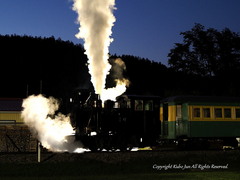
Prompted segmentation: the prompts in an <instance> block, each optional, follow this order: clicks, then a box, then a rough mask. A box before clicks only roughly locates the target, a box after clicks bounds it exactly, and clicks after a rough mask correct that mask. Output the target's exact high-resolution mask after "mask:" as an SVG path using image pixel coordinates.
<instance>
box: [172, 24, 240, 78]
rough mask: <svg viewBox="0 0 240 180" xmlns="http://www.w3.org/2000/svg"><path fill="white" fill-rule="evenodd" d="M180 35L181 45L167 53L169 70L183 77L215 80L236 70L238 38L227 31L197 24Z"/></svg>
mask: <svg viewBox="0 0 240 180" xmlns="http://www.w3.org/2000/svg"><path fill="white" fill-rule="evenodd" d="M180 34H181V35H183V43H182V44H181V43H176V44H175V47H174V48H173V49H171V50H170V53H169V55H168V57H169V60H168V63H169V65H170V68H172V69H174V70H175V71H181V72H184V73H187V74H196V75H201V76H217V75H221V74H225V73H231V74H232V73H233V72H237V71H238V70H239V69H240V36H239V34H238V33H235V32H232V31H230V30H229V29H228V28H226V29H224V30H222V31H217V30H216V29H213V28H209V29H205V27H204V26H203V25H201V24H195V26H194V27H193V28H192V29H191V30H190V31H186V32H182V33H180Z"/></svg>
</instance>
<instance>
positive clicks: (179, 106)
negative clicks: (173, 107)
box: [177, 105, 182, 119]
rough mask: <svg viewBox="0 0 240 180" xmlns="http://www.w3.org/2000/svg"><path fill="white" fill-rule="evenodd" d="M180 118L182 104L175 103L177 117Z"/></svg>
mask: <svg viewBox="0 0 240 180" xmlns="http://www.w3.org/2000/svg"><path fill="white" fill-rule="evenodd" d="M181 118H182V106H181V105H177V119H181Z"/></svg>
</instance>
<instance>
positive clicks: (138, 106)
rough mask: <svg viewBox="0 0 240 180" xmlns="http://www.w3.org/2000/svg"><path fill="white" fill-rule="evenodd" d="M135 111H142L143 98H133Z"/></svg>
mask: <svg viewBox="0 0 240 180" xmlns="http://www.w3.org/2000/svg"><path fill="white" fill-rule="evenodd" d="M134 102H135V107H134V109H135V111H143V100H135V101H134Z"/></svg>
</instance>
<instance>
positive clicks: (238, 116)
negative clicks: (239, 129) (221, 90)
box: [236, 108, 240, 118]
mask: <svg viewBox="0 0 240 180" xmlns="http://www.w3.org/2000/svg"><path fill="white" fill-rule="evenodd" d="M236 118H240V109H239V108H236Z"/></svg>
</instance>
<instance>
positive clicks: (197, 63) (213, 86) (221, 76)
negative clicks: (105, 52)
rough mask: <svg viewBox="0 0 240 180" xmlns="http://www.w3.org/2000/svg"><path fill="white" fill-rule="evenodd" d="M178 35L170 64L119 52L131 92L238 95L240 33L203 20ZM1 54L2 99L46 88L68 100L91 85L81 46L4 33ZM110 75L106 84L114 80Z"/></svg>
mask: <svg viewBox="0 0 240 180" xmlns="http://www.w3.org/2000/svg"><path fill="white" fill-rule="evenodd" d="M180 34H181V35H182V36H183V42H182V43H176V44H175V46H174V48H173V49H171V50H170V52H169V56H168V57H169V59H168V62H169V65H168V66H166V65H163V64H161V63H158V62H154V61H151V60H149V59H143V58H141V57H136V56H131V55H122V56H120V58H122V59H123V61H124V62H125V64H126V67H127V70H126V71H125V72H124V76H125V77H127V78H129V80H130V82H131V84H130V87H129V88H128V90H127V93H128V94H144V95H158V96H161V97H167V96H175V95H183V94H185V95H209V96H239V95H240V85H239V84H240V83H239V77H240V71H239V70H240V36H239V34H238V33H235V32H232V31H231V30H230V29H227V28H226V29H223V30H222V31H218V30H216V29H213V28H209V29H206V28H205V27H204V26H203V25H200V24H196V25H195V26H194V27H193V28H192V29H191V30H189V31H186V32H182V33H180ZM0 54H1V56H0V61H1V71H0V75H1V88H0V96H1V97H26V96H27V95H30V94H38V93H40V91H42V93H43V94H45V95H47V96H50V95H51V96H54V97H57V98H62V99H66V98H68V97H69V96H71V94H72V92H73V91H75V90H76V89H79V88H80V89H88V88H90V89H92V84H91V82H90V75H89V73H88V68H87V57H86V55H85V54H84V48H83V47H82V45H80V44H73V43H72V42H69V41H62V40H61V39H55V38H54V37H49V38H42V37H30V36H18V35H5V36H2V35H0ZM116 57H119V56H117V55H112V56H111V58H116ZM111 76H112V73H110V75H109V77H108V81H107V86H111V85H112V84H113V82H112V78H111ZM40 84H42V85H40ZM40 86H42V88H40Z"/></svg>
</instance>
